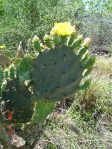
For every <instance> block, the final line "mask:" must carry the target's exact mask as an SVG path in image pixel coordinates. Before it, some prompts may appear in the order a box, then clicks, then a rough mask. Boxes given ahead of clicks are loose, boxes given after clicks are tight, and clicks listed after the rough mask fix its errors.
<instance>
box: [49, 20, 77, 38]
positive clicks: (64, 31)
mask: <svg viewBox="0 0 112 149" xmlns="http://www.w3.org/2000/svg"><path fill="white" fill-rule="evenodd" d="M74 32H76V30H75V27H74V26H72V25H71V23H70V22H64V23H55V24H54V27H53V28H52V30H51V32H50V34H51V35H60V36H67V35H71V34H72V33H74Z"/></svg>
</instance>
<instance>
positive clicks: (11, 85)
mask: <svg viewBox="0 0 112 149" xmlns="http://www.w3.org/2000/svg"><path fill="white" fill-rule="evenodd" d="M2 100H4V102H5V104H4V105H5V107H4V110H5V111H7V110H9V111H12V112H13V121H14V122H16V121H17V122H23V123H25V122H29V121H30V119H31V118H32V115H33V105H34V104H33V103H32V100H31V92H30V91H29V90H28V88H27V87H26V86H21V85H20V83H19V81H18V80H17V79H14V80H8V82H7V85H6V88H5V90H4V91H3V92H2ZM6 114H7V113H6Z"/></svg>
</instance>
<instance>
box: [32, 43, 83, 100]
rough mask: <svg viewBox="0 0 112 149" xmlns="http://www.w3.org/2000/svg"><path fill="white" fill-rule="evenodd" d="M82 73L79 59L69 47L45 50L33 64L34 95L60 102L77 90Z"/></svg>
mask: <svg viewBox="0 0 112 149" xmlns="http://www.w3.org/2000/svg"><path fill="white" fill-rule="evenodd" d="M82 73H83V68H82V63H81V58H80V56H78V55H76V54H75V52H74V51H73V50H72V49H71V48H70V47H67V46H58V47H54V48H53V49H50V50H49V49H48V50H45V51H43V52H42V53H40V54H39V55H38V56H37V58H36V59H35V61H34V64H33V70H32V73H31V77H32V81H33V89H34V95H35V96H36V97H38V98H40V99H51V100H61V99H63V98H65V97H67V96H69V95H71V94H73V93H74V91H75V90H77V89H78V88H79V84H80V82H81V80H82Z"/></svg>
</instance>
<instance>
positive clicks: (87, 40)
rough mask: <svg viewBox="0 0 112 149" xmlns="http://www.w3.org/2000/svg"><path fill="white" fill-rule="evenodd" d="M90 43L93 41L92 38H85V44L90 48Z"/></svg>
mask: <svg viewBox="0 0 112 149" xmlns="http://www.w3.org/2000/svg"><path fill="white" fill-rule="evenodd" d="M90 43H91V38H89V37H87V38H85V40H84V43H83V46H84V47H87V48H88V47H89V46H90Z"/></svg>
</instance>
